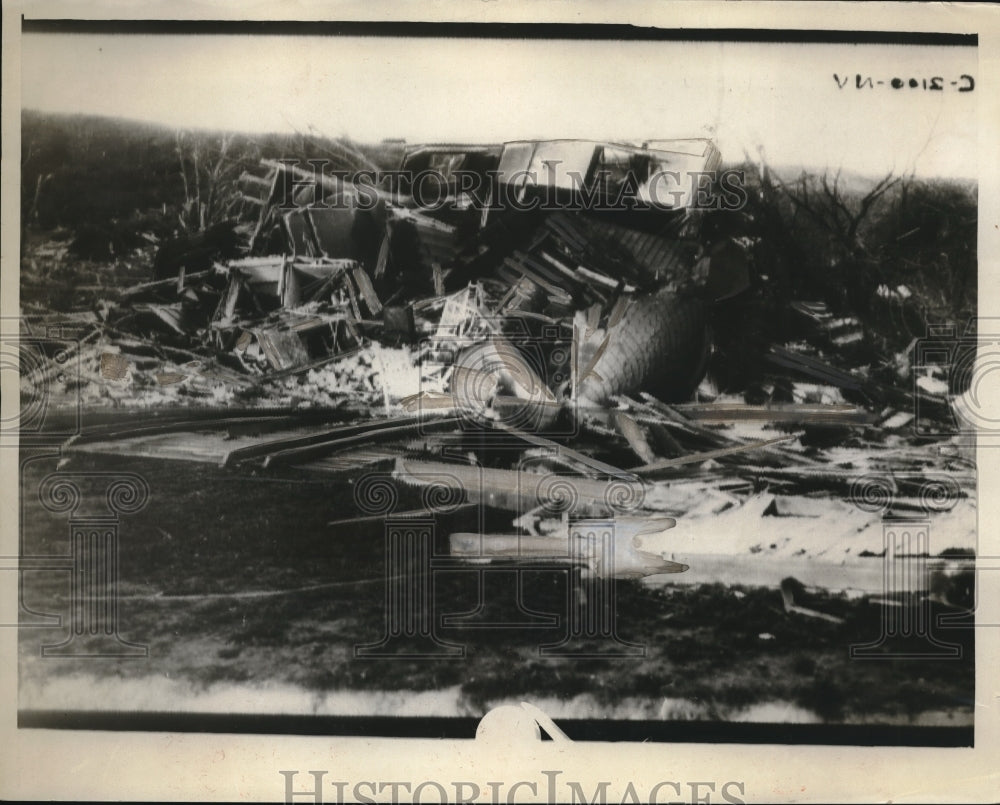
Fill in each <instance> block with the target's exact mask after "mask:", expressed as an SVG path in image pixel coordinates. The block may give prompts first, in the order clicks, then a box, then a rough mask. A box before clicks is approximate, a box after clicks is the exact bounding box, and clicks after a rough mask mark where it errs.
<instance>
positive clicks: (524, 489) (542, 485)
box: [393, 458, 649, 516]
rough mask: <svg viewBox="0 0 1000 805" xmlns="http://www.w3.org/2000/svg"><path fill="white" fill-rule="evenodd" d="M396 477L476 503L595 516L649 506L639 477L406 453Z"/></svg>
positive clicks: (504, 507)
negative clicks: (452, 460) (597, 475)
mask: <svg viewBox="0 0 1000 805" xmlns="http://www.w3.org/2000/svg"><path fill="white" fill-rule="evenodd" d="M393 477H394V478H396V479H397V480H399V481H400V482H401V483H404V484H408V485H410V486H429V485H434V486H443V487H446V488H448V489H453V490H455V491H456V492H464V493H465V497H466V500H468V501H469V502H471V503H483V504H485V505H488V506H493V507H495V508H499V509H505V510H507V511H512V512H517V513H519V514H526V513H527V512H530V511H534V510H536V509H538V508H539V507H540V506H541V507H544V508H548V509H549V510H550V512H552V513H553V514H554V515H558V514H561V513H577V514H579V513H589V514H593V515H595V516H602V515H607V514H609V513H615V512H619V511H635V510H644V509H648V508H649V507H648V506H647V505H646V494H645V493H646V486H645V484H644V482H643V481H642V480H641V479H638V478H636V479H633V480H626V479H622V478H615V479H611V480H598V479H594V478H584V477H580V476H573V475H558V474H555V473H538V472H525V471H518V470H503V469H494V468H491V467H481V466H472V465H469V464H456V463H445V462H441V461H421V460H417V459H404V458H399V459H397V460H396V468H395V470H394V471H393Z"/></svg>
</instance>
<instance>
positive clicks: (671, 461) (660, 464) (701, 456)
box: [629, 434, 799, 475]
mask: <svg viewBox="0 0 1000 805" xmlns="http://www.w3.org/2000/svg"><path fill="white" fill-rule="evenodd" d="M797 438H799V434H792V435H789V436H778V437H777V438H774V439H763V440H762V441H759V442H747V443H746V444H738V445H734V446H733V447H722V448H720V449H718V450H707V451H705V452H704V453H693V454H691V455H687V456H678V457H677V458H664V459H661V460H660V461H656V462H653V463H652V464H646V465H644V466H642V467H634V468H632V469H631V470H629V472H634V473H635V474H636V475H648V474H649V473H652V472H659V471H660V470H665V469H670V468H672V467H679V466H681V465H682V464H693V463H700V462H702V461H708V460H709V459H715V458H721V457H722V456H731V455H733V454H735V453H744V452H746V451H748V450H756V449H758V448H761V447H767V446H768V445H772V444H777V443H778V442H789V441H792V440H793V439H797Z"/></svg>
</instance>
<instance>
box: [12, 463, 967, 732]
mask: <svg viewBox="0 0 1000 805" xmlns="http://www.w3.org/2000/svg"><path fill="white" fill-rule="evenodd" d="M55 466H56V465H55V460H53V459H35V460H31V461H29V462H27V463H26V464H25V465H24V469H23V472H22V484H23V487H22V492H23V494H22V507H23V510H22V512H21V518H22V519H21V522H22V532H23V540H24V543H23V544H24V553H25V554H26V555H51V554H63V555H65V554H66V553H67V552H68V547H67V546H68V539H67V523H66V520H65V515H55V514H51V513H49V512H48V511H45V510H44V509H42V508H41V506H40V505H39V503H38V495H37V494H36V493H35V492H34V490H35V489H36V488H37V487H38V484H39V483H40V481H41V479H42V478H43V477H44V476H45V475H46V474H48V473H49V472H52V471H53V470H54V469H55ZM68 468H69V469H72V470H98V471H104V472H112V471H113V472H122V471H128V472H136V473H139V474H141V475H142V476H143V477H144V478H145V479H146V480H147V482H148V484H149V487H150V489H151V490H152V493H151V498H150V501H149V504H148V505H147V506H146V507H145V508H144V509H143V510H142V511H140V512H139V513H137V514H134V515H128V516H124V517H123V518H122V521H121V526H120V547H119V566H120V580H119V592H120V598H119V605H118V606H119V612H118V616H119V632H120V635H121V637H122V638H123V639H125V640H127V641H130V642H133V643H138V644H144V645H146V646H148V657H146V658H143V659H124V660H120V659H107V658H102V659H68V658H50V657H45V658H43V657H41V656H40V647H41V646H42V645H43V644H53V643H59V642H62V640H64V639H65V638H66V637H67V636H68V629H67V628H36V627H24V628H22V629H21V632H20V680H21V681H20V706H21V708H22V709H28V710H30V709H53V708H54V709H85V710H86V709H106V708H109V707H110V708H113V709H123V710H137V711H147V710H157V711H159V710H164V709H166V710H177V711H194V712H206V711H219V712H250V713H276V712H277V713H303V714H333V715H379V714H383V715H441V716H477V717H478V716H481V715H482V714H484V713H485V712H486V711H487V710H488V709H489V708H491V707H494V706H496V705H497V704H500V703H503V702H508V701H519V700H522V699H527V700H531V701H534V702H536V703H538V704H540V705H543V706H544V707H545V708H546V710H547V712H548V713H549V714H550V715H551V716H553V717H555V718H559V717H563V718H615V719H648V720H670V721H674V720H685V719H694V720H710V721H715V720H720V721H760V722H800V723H801V722H805V723H823V724H836V723H867V724H902V725H949V726H967V725H971V724H972V721H973V711H974V692H975V685H974V670H975V668H974V651H973V648H974V644H973V634H974V631H975V630H974V629H971V628H951V629H948V630H947V631H942V632H939V633H938V635H939V636H940V637H941V638H942V639H946V640H947V642H949V643H952V644H956V645H958V646H959V647H960V649H961V656H960V657H959V658H955V659H948V660H944V659H888V658H886V659H877V660H852V659H851V657H850V653H849V648H850V646H851V645H852V644H859V643H870V642H872V641H873V640H875V639H876V638H878V636H879V634H880V627H881V622H882V620H881V619H882V617H883V607H882V605H880V604H879V603H877V602H875V601H872V600H870V599H857V600H852V599H848V598H847V597H845V596H843V595H820V596H814V598H813V599H811V601H810V602H809V603H810V605H811V606H814V607H815V608H816V609H818V610H821V611H823V612H825V613H828V614H831V615H835V616H839V617H840V618H842V619H843V622H841V623H834V622H831V621H827V620H823V619H816V618H811V617H805V616H802V615H798V614H795V613H786V612H785V611H784V609H783V606H782V599H781V594H780V592H779V591H778V590H776V589H765V588H751V587H741V586H730V587H726V586H722V585H719V584H699V585H679V584H671V583H667V584H656V585H649V584H643V583H639V582H630V581H620V582H618V583H617V586H616V613H615V615H616V617H615V622H616V625H617V631H618V634H619V636H620V638H621V639H622V640H623V641H627V642H629V643H632V644H637V645H640V646H644V647H645V650H644V652H642V653H641V656H637V657H627V658H625V657H607V656H605V657H601V656H598V657H592V658H587V659H581V658H578V657H558V656H556V657H553V656H543V655H541V654H540V652H539V646H540V645H543V644H553V643H557V642H558V641H559V640H560V638H561V636H562V635H563V634H564V629H565V619H564V618H561V619H560V625H559V626H557V627H545V628H536V629H525V628H522V627H514V628H494V629H482V628H470V627H468V626H455V625H451V626H441V627H440V628H439V630H438V636H439V638H440V639H441V640H442V641H444V642H447V643H450V644H455V645H462V646H464V647H465V652H464V656H462V657H449V658H439V659H408V658H403V657H398V656H397V657H389V658H386V657H380V658H358V657H356V656H355V647H356V646H358V645H361V644H371V643H377V642H378V641H379V640H380V639H381V638H382V637H383V635H384V634H385V631H386V610H385V595H386V582H385V572H386V571H385V542H384V536H383V525H382V522H380V521H371V522H367V523H359V524H356V525H354V526H352V527H350V528H344V527H341V528H336V529H335V528H332V527H331V526H330V525H328V524H329V522H330V521H332V520H337V519H341V518H344V517H349V516H351V514H352V513H353V511H352V509H353V503H352V490H351V486H350V482H349V481H347V480H343V479H338V478H332V479H329V480H328V479H325V478H317V477H316V476H315V475H313V476H309V477H296V475H295V473H294V471H288V472H287V473H286V474H285V475H283V476H275V475H268V476H247V475H243V474H239V473H236V472H234V471H229V470H223V469H217V468H214V467H208V466H205V465H197V464H192V463H187V462H172V461H152V460H147V459H135V458H128V459H127V458H121V457H108V456H103V457H102V456H77V457H74V458H73V459H72V461H71V462H70V466H69V467H68ZM406 495H407V491H406V490H402V494H401V501H400V508H412V507H416V506H419V496H418V495H417V494H415V493H414V495H413V497H414V499H413V500H412V501H408V500H406ZM485 514H486V520H487V524H490V523H491V522H492V521H494V520H495V521H496V522H497V523H502V522H504V521H507V522H509V515H505V514H504V513H502V512H493V511H487V512H486V513H485ZM472 517H475V513H471V514H470V513H468V512H459V513H456V514H453V515H445V516H439V518H438V524H437V533H438V534H443V535H446V534H448V533H450V532H452V531H460V530H471V529H472V528H474V527H475V520H474V519H470V518H472ZM23 576H24V579H23V582H22V599H23V603H24V606H25V607H26V608H27V610H29V611H31V612H34V613H51V614H62V615H63V616H64V621H63V622H64V623H66V622H67V621H66V620H65V616H66V615H67V613H68V612H69V596H70V579H69V573H68V572H27V573H25V574H23ZM523 581H524V587H523V604H524V606H525V607H526V608H528V609H530V610H532V611H534V612H538V613H549V614H560V613H565V612H566V609H567V601H568V600H569V598H568V595H570V594H571V593H570V592H569V591H568V590H567V583H568V577H567V574H566V573H565V572H558V571H535V572H526V573H525V574H524V575H523ZM966 582H967V583H968V584H971V580H968V579H967V580H966ZM489 583H490V585H491V587H490V589H491V591H492V592H491V594H490V596H489V598H488V600H487V602H486V609H485V610H484V611H483V612H481V613H480V615H481V616H482V617H483V618H485V619H487V620H493V621H503V620H504V619H506V620H507V621H508V622H509V621H510V620H511V619H514V620H515V621H516V620H517V619H519V618H521V619H523V618H524V616H523V615H519V614H518V611H517V608H516V607H514V606H513V605H512V604H511V602H512V601H513V599H514V596H515V592H516V591H515V588H514V576H513V575H512V574H510V573H500V574H498V575H495V576H492V577H491V579H490V582H489ZM478 584H479V576H478V574H476V573H469V572H442V573H436V574H435V579H434V588H433V596H434V606H435V611H436V612H438V613H441V614H448V613H463V612H469V611H472V610H475V608H476V606H477V603H478V600H479V587H478ZM966 592H967V593H968V592H969V591H968V590H966ZM941 611H948V612H951V613H952V614H953V613H954V610H939V609H938V608H937V607H936V605H935V608H934V610H933V614H938V612H941ZM32 617H34V616H32ZM29 621H30V618H29ZM606 648H607V647H605V648H603V649H600V648H599V649H597V650H598V651H605V650H606ZM883 648H884V650H885V651H886V652H890V651H896V650H898V649H900V648H904V649H905V648H906V645H904V644H903V643H901V642H900V641H889V642H888V643H887V644H886V645H885V646H884V647H883Z"/></svg>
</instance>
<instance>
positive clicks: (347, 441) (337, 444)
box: [263, 416, 463, 469]
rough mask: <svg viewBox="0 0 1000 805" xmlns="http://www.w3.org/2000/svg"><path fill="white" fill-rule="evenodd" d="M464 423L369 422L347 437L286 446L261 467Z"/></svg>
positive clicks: (454, 419) (448, 419) (443, 420)
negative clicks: (376, 423) (394, 423)
mask: <svg viewBox="0 0 1000 805" xmlns="http://www.w3.org/2000/svg"><path fill="white" fill-rule="evenodd" d="M462 422H463V419H462V417H457V416H455V417H444V418H441V419H436V420H433V421H430V422H426V421H424V420H422V419H420V420H417V421H412V419H411V421H410V422H407V423H405V424H402V425H396V426H391V427H386V426H385V425H381V424H379V425H378V426H374V427H373V426H372V424H371V423H369V426H368V427H367V428H361V429H360V430H359V431H358V432H356V433H352V434H350V435H346V436H345V435H337V436H335V437H334V438H324V439H321V440H319V441H315V442H313V443H312V444H307V445H298V446H293V447H285V448H283V449H281V450H277V451H275V452H272V453H268V454H267V455H266V456H265V457H264V461H263V466H264V468H265V469H270V468H271V467H274V466H282V465H284V466H287V465H288V464H291V463H300V462H305V461H309V460H310V459H313V458H318V457H320V456H323V455H325V454H327V453H331V452H333V451H334V450H339V449H340V448H342V447H352V446H354V445H356V444H372V443H374V442H376V441H384V440H386V439H395V438H398V437H400V436H407V435H410V434H414V433H430V432H436V431H440V430H448V429H452V428H454V427H456V426H457V425H459V424H461V423H462Z"/></svg>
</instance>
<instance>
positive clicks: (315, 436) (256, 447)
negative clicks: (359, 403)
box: [222, 416, 421, 467]
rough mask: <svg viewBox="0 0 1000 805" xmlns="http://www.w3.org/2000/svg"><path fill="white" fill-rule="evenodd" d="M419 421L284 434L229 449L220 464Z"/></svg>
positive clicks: (403, 419) (396, 420)
mask: <svg viewBox="0 0 1000 805" xmlns="http://www.w3.org/2000/svg"><path fill="white" fill-rule="evenodd" d="M420 422H421V419H420V418H418V417H412V416H406V417H396V418H394V419H382V420H370V419H369V420H365V421H363V422H353V423H350V424H346V425H343V424H342V425H337V426H336V427H334V428H329V429H325V430H318V431H316V432H314V433H309V434H306V435H302V434H296V435H294V436H286V437H284V438H281V439H271V440H269V441H266V442H258V443H257V444H252V445H248V446H246V447H238V448H236V449H234V450H230V451H229V452H228V453H227V454H226V456H225V458H224V459H223V461H222V466H224V467H225V466H230V465H232V464H234V463H236V462H240V461H247V460H249V459H254V458H259V457H261V456H267V455H269V454H271V453H278V452H281V451H283V450H288V449H294V448H297V447H305V446H308V445H314V444H319V443H321V442H324V441H330V440H335V439H337V438H339V437H344V436H353V435H355V434H359V433H375V432H376V431H378V430H380V429H386V428H394V427H397V426H399V425H403V424H412V425H414V426H416V425H418V424H420Z"/></svg>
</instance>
